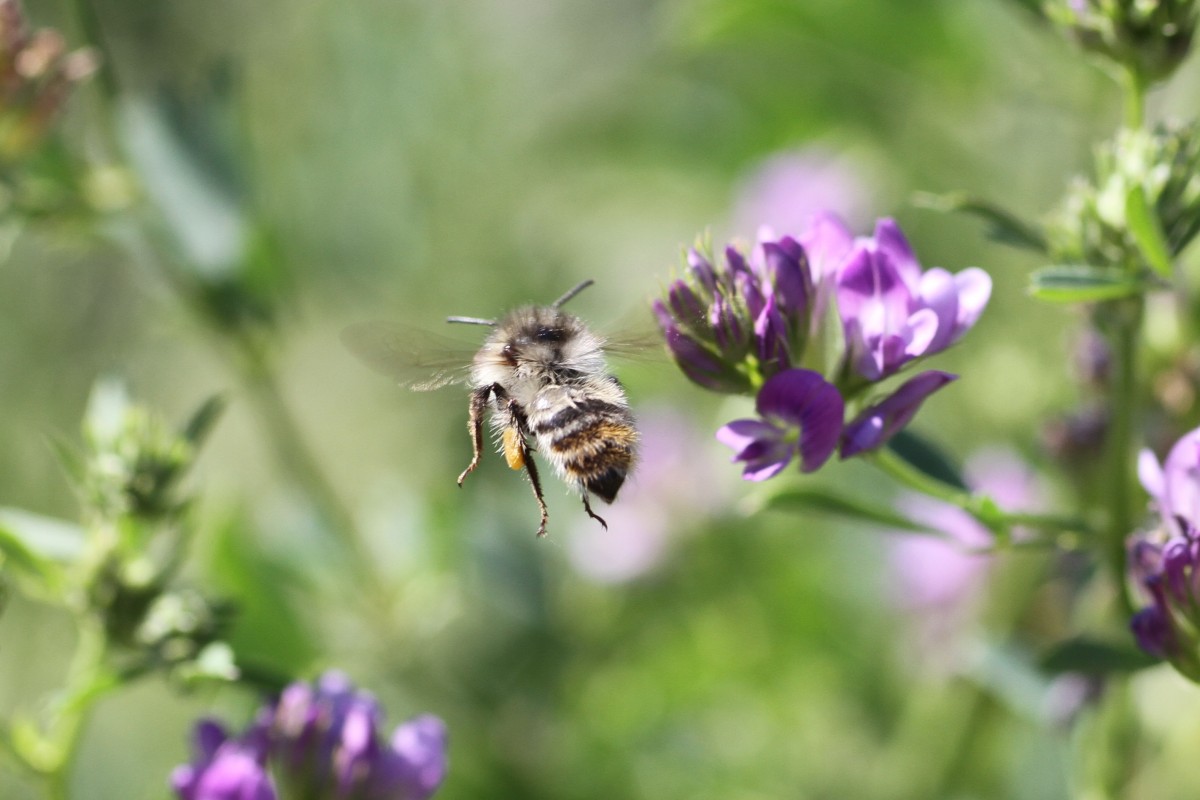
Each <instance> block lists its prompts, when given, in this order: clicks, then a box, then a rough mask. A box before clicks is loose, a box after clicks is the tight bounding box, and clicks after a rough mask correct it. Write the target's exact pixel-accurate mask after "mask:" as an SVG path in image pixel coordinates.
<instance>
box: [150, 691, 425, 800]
mask: <svg viewBox="0 0 1200 800" xmlns="http://www.w3.org/2000/svg"><path fill="white" fill-rule="evenodd" d="M382 722H383V714H382V712H381V711H380V709H379V706H378V704H377V703H376V702H375V700H374V698H373V697H371V695H369V694H367V693H366V692H363V691H360V690H357V689H355V688H354V686H353V685H352V684H351V683H350V682H349V680H348V679H347V678H346V677H345V676H344V675H342V674H341V673H338V672H328V673H326V674H325V675H323V676H322V677H321V678H320V679H319V680H318V681H317V683H316V684H308V683H293V684H291V685H290V686H288V687H287V688H286V689H284V691H283V692H282V693H281V694H280V697H279V699H278V701H277V702H275V703H274V704H272V705H270V706H268V707H266V708H264V709H263V710H262V711H261V712H260V713H259V715H258V719H257V720H256V722H255V723H254V724H253V725H252V726H251V727H250V729H249V730H248V731H247V733H246V734H245V735H244V736H243V737H242V738H241V739H237V740H231V739H228V738H227V737H226V736H225V733H224V731H223V730H222V729H221V728H220V727H219V726H217V725H216V724H215V723H211V722H202V723H200V725H198V726H197V730H196V752H197V761H196V763H195V764H192V765H190V766H183V767H179V768H178V769H177V770H176V771H175V773H174V775H173V776H172V781H171V783H172V786H173V787H174V788H175V791H176V793H177V794H178V795H179V797H180V798H182V800H275V798H276V796H277V791H276V790H277V789H278V795H281V796H283V797H285V798H286V797H311V798H320V799H321V800H324V799H325V798H328V800H426V799H427V798H429V797H431V796H432V795H433V793H434V792H435V791H437V788H438V787H439V786H440V785H441V782H442V780H443V778H444V777H445V775H446V729H445V726H444V725H443V724H442V722H441V720H439V719H437V718H436V717H432V716H422V717H417V718H416V719H414V720H411V721H409V722H406V723H404V724H403V725H400V726H399V727H397V728H396V730H395V731H394V732H393V733H392V735H391V739H390V740H386V739H383V738H382V737H381V736H380V735H379V732H378V728H379V727H380V725H381V724H382ZM269 775H270V776H274V779H275V780H277V781H278V784H275V783H273V782H272V780H271V779H270V778H269V777H268V776H269Z"/></svg>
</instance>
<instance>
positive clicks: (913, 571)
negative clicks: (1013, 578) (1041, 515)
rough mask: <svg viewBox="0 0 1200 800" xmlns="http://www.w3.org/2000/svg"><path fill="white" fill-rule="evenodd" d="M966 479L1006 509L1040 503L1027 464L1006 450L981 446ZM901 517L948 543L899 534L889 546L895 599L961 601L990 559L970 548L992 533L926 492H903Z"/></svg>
mask: <svg viewBox="0 0 1200 800" xmlns="http://www.w3.org/2000/svg"><path fill="white" fill-rule="evenodd" d="M964 473H965V475H966V478H967V482H968V483H969V484H970V485H971V486H973V487H975V488H977V489H979V490H980V491H982V492H985V493H986V494H987V495H988V496H990V497H991V498H992V499H994V500H995V501H996V502H997V503H999V504H1000V505H1001V506H1003V507H1004V508H1009V509H1022V510H1032V509H1034V508H1036V507H1037V506H1038V505H1039V503H1040V496H1039V492H1038V486H1037V481H1036V479H1035V476H1034V474H1033V473H1032V471H1031V470H1030V468H1029V466H1028V465H1027V464H1025V463H1024V462H1023V461H1022V460H1021V459H1020V458H1019V457H1017V456H1016V455H1015V454H1013V453H1011V452H1008V451H1006V450H982V451H980V452H979V453H977V454H975V455H974V456H972V457H971V458H970V459H968V460H967V463H966V465H965V467H964ZM897 506H898V508H899V509H900V511H901V512H903V513H904V515H905V516H907V517H909V518H911V519H913V520H916V521H917V522H920V523H923V524H925V525H928V526H929V527H930V528H932V529H934V530H938V531H941V532H943V533H945V534H947V535H948V536H949V537H950V538H951V539H952V541H946V540H943V539H938V538H934V537H930V536H914V535H911V534H903V533H901V532H898V535H897V538H896V540H895V542H894V543H893V544H892V545H891V547H890V562H891V566H892V572H893V574H894V575H895V579H896V600H897V602H898V603H899V604H900V605H902V606H904V607H907V608H912V609H917V610H919V609H929V608H933V607H942V608H948V607H951V606H954V605H957V604H959V603H961V602H964V601H965V599H966V598H967V597H968V596H969V595H971V594H973V593H974V592H975V590H976V589H977V588H978V587H979V586H980V585H981V580H982V577H983V574H984V572H985V571H986V570H987V567H988V565H989V564H990V563H991V561H990V559H989V558H988V557H987V556H986V555H981V554H978V553H972V552H969V551H970V550H971V549H973V548H984V547H987V546H988V545H990V544H991V543H992V534H991V532H990V531H988V529H987V528H985V527H984V526H983V525H982V524H981V523H980V522H979V521H977V520H976V519H975V518H974V517H972V516H971V515H970V514H968V513H967V512H966V511H963V510H962V509H961V508H958V507H957V506H952V505H949V504H947V503H942V502H940V501H937V500H933V499H931V498H929V497H926V496H925V495H918V494H909V493H905V494H903V495H901V496H900V497H899V498H898V499H897Z"/></svg>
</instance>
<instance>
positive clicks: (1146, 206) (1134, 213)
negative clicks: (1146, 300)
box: [1125, 184, 1172, 280]
mask: <svg viewBox="0 0 1200 800" xmlns="http://www.w3.org/2000/svg"><path fill="white" fill-rule="evenodd" d="M1125 221H1126V223H1128V225H1129V232H1130V233H1131V234H1132V235H1133V240H1134V241H1135V242H1137V246H1138V249H1139V250H1141V251H1142V257H1143V258H1145V259H1146V263H1147V264H1149V265H1150V267H1151V268H1152V269H1153V270H1154V271H1155V272H1157V273H1158V274H1159V275H1161V276H1162V277H1163V278H1165V279H1167V280H1170V279H1171V273H1172V268H1171V248H1170V247H1169V246H1168V245H1167V237H1166V236H1164V235H1163V230H1162V226H1161V225H1159V222H1158V217H1157V216H1156V215H1155V213H1154V211H1153V210H1152V209H1151V208H1150V203H1149V202H1148V201H1147V200H1146V190H1145V189H1144V188H1143V187H1142V186H1141V184H1137V185H1135V186H1133V187H1132V188H1131V189H1130V190H1129V194H1127V195H1126V196H1125Z"/></svg>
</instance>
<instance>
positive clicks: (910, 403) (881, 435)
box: [841, 370, 958, 458]
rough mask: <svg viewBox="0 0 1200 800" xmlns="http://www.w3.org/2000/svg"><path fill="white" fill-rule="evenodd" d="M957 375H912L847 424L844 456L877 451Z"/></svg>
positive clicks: (936, 373) (844, 437)
mask: <svg viewBox="0 0 1200 800" xmlns="http://www.w3.org/2000/svg"><path fill="white" fill-rule="evenodd" d="M957 378H958V376H957V375H951V374H950V373H948V372H938V371H937V370H929V371H928V372H922V373H921V374H919V375H916V376H914V377H912V378H909V379H908V380H907V381H905V382H904V383H903V384H901V386H900V388H899V389H897V390H896V391H894V392H892V393H891V394H890V395H888V396H887V397H886V398H884V399H883V400H881V401H879V402H878V403H875V404H874V405H872V406H869V407H868V408H865V409H863V411H862V412H861V413H860V414H859V415H858V416H857V417H855V418H854V419H853V420H852V421H851V422H850V423H849V424H847V425H846V429H845V431H844V432H843V433H842V450H841V455H842V458H850V457H851V456H856V455H859V454H861V453H866V452H869V451H871V450H875V449H877V448H879V447H881V446H883V445H884V444H886V443H887V441H888V440H889V439H891V438H892V437H893V436H895V435H896V434H897V433H899V432H900V431H901V430H903V429H904V427H905V426H906V425H908V423H909V422H911V421H912V418H913V417H914V416H916V413H917V411H918V410H920V408H921V404H922V403H924V402H925V400H926V398H928V397H929V395H931V394H933V393H934V392H936V391H937V390H938V389H941V388H942V387H943V386H945V385H946V384H948V383H950V382H951V381H953V380H956V379H957Z"/></svg>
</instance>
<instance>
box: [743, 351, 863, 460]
mask: <svg viewBox="0 0 1200 800" xmlns="http://www.w3.org/2000/svg"><path fill="white" fill-rule="evenodd" d="M756 407H757V408H758V413H759V414H761V415H762V416H763V417H764V418H766V419H768V420H772V421H778V422H780V423H783V424H784V425H786V426H789V427H799V428H800V441H799V450H800V469H801V471H803V472H812V471H813V470H815V469H817V468H818V467H820V466H821V465H822V464H824V463H825V462H826V461H827V460H828V459H829V456H831V455H832V454H833V451H834V450H835V449H836V448H837V443H838V439H839V438H840V437H841V433H842V418H843V416H844V414H845V405H844V403H843V401H842V396H841V394H840V393H839V392H838V390H837V389H836V388H835V387H834V386H833V384H831V383H829V382H828V381H826V380H825V379H824V378H823V377H821V374H820V373H818V372H814V371H812V370H808V369H789V370H786V371H784V372H781V373H779V374H778V375H776V376H775V377H773V378H771V379H770V380H768V381H767V382H766V383H764V384H763V387H762V388H761V389H759V391H758V399H757V401H756Z"/></svg>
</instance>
